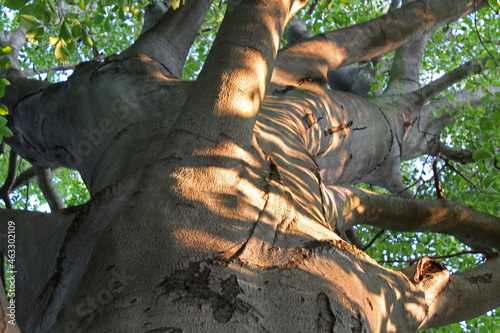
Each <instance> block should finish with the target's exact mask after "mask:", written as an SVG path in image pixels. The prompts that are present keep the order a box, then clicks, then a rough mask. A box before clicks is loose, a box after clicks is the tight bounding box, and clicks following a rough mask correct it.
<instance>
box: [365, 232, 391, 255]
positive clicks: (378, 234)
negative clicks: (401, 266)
mask: <svg viewBox="0 0 500 333" xmlns="http://www.w3.org/2000/svg"><path fill="white" fill-rule="evenodd" d="M384 232H385V229H382V230H380V231H379V232H377V234H376V235H375V236H373V238H372V239H371V241H369V242H368V244H366V245H365V246H363V248H362V249H361V250H363V251H366V249H368V248H369V247H370V246H372V245H373V243H375V241H376V240H377V238H379V237H380V236H382V235H383V233H384Z"/></svg>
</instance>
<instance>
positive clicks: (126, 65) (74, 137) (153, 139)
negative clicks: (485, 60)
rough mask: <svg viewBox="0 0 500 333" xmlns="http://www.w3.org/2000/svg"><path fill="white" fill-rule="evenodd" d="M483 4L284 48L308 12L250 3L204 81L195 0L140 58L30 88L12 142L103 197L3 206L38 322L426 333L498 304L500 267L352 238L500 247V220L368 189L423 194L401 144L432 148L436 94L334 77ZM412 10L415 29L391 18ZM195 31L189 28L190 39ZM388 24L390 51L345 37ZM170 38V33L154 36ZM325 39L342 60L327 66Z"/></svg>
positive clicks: (384, 30)
mask: <svg viewBox="0 0 500 333" xmlns="http://www.w3.org/2000/svg"><path fill="white" fill-rule="evenodd" d="M471 2H472V1H464V0H462V1H458V2H457V4H456V5H455V7H456V10H455V11H452V12H449V11H447V12H446V11H443V6H444V5H446V3H448V1H439V2H436V3H439V5H437V4H435V2H433V1H418V2H414V3H411V4H409V5H406V6H404V7H402V8H400V9H397V10H395V11H393V12H391V13H390V14H388V15H389V16H388V17H385V18H384V17H382V18H379V19H376V20H373V21H370V22H367V23H366V24H364V25H360V26H355V27H352V28H351V30H349V28H346V29H345V31H341V32H337V33H336V34H335V35H333V36H332V35H327V36H316V37H313V38H312V39H311V40H307V41H304V42H301V43H298V44H295V45H294V46H292V47H290V48H288V49H285V50H283V51H281V52H280V53H278V45H279V41H280V36H281V35H282V33H283V30H284V27H285V25H286V23H287V22H288V20H289V19H290V18H291V17H292V16H293V15H294V14H295V13H296V12H297V11H298V10H299V9H300V8H301V7H302V6H303V5H304V3H303V1H298V0H296V1H293V0H266V1H257V2H255V1H238V2H236V5H235V7H234V8H232V9H231V10H229V11H228V14H227V15H226V18H225V20H224V22H223V24H222V26H221V29H220V31H219V33H218V36H217V38H216V40H215V42H214V45H213V47H212V50H211V53H210V54H209V56H208V59H207V61H206V63H205V65H204V68H203V70H202V72H201V74H200V75H199V78H198V80H197V81H196V82H183V81H180V80H178V79H177V77H178V76H179V74H180V68H181V67H182V66H180V65H179V64H180V63H179V61H181V60H182V61H184V57H185V54H187V50H188V49H189V46H190V45H191V42H192V39H193V38H194V37H195V35H196V34H195V33H193V31H194V32H196V31H197V29H198V26H199V24H201V19H202V18H203V15H204V12H206V10H207V8H208V5H210V1H189V0H188V1H186V6H187V7H186V8H185V9H188V8H190V7H189V6H191V7H193V8H191V9H192V11H187V10H186V11H183V7H182V6H181V8H180V10H179V11H178V12H175V11H173V10H172V9H169V11H167V13H166V14H165V16H164V17H163V19H161V20H160V21H159V22H158V23H157V25H156V26H155V27H153V28H151V29H150V30H148V31H147V32H146V33H144V34H143V35H142V36H141V37H140V38H139V39H138V41H137V43H136V44H135V46H134V47H132V48H130V49H129V50H127V51H126V52H124V53H123V54H121V55H120V56H116V57H114V58H110V59H108V60H107V61H105V62H104V63H103V64H99V63H97V62H89V63H84V64H81V65H80V66H78V67H77V68H76V69H75V72H74V74H73V75H72V76H71V77H70V78H69V80H68V81H67V82H64V83H58V84H53V85H51V86H49V87H43V86H44V85H45V83H40V86H38V85H37V84H36V83H32V86H28V85H22V84H17V85H16V84H13V85H12V87H9V89H10V90H8V93H10V94H11V95H10V96H14V97H11V99H12V100H14V101H15V103H14V102H12V103H11V105H8V106H9V108H10V110H11V116H10V117H9V123H10V124H11V125H10V126H11V129H12V131H13V132H14V134H15V136H14V137H13V138H11V139H10V140H9V141H8V142H9V144H10V145H11V146H12V147H13V148H14V149H15V150H16V151H17V152H18V153H19V154H21V155H22V156H23V157H25V158H27V159H29V160H31V161H33V162H35V163H36V164H37V165H39V166H42V167H46V168H47V167H56V166H65V167H70V168H76V169H78V170H79V171H80V173H81V175H82V177H83V179H84V181H85V183H86V184H87V186H88V188H89V191H90V192H91V194H92V199H91V201H90V202H88V203H87V204H85V205H82V206H78V207H72V208H67V209H62V210H59V211H55V212H53V213H51V214H42V213H28V212H18V211H6V210H2V211H0V219H1V220H0V221H1V222H2V226H3V225H4V224H5V225H7V221H14V222H15V225H16V258H17V262H16V269H17V272H18V273H17V280H16V281H17V283H18V284H19V289H18V291H17V294H16V304H17V306H18V308H17V320H18V323H19V325H20V327H21V328H22V329H23V331H25V332H242V331H249V332H254V331H255V332H315V331H319V332H327V331H328V332H332V331H333V332H396V331H397V332H411V331H416V330H418V329H421V328H426V327H435V326H439V325H443V324H447V323H452V322H457V321H460V320H465V319H467V318H472V317H475V316H477V315H479V314H482V313H484V312H486V311H488V310H490V309H492V308H494V307H496V306H498V305H500V303H499V301H498V300H499V299H500V291H499V290H500V288H498V287H499V286H500V272H499V271H498V270H499V269H500V268H499V266H500V265H498V259H497V258H494V259H491V260H488V261H487V263H486V264H484V265H481V266H478V267H476V268H474V269H472V270H470V271H467V272H462V273H458V274H453V275H450V273H449V272H448V270H446V269H445V268H444V267H443V266H442V265H441V264H439V263H437V262H435V261H432V260H430V259H422V260H420V261H419V262H418V263H416V264H415V265H413V266H410V267H408V268H405V269H403V270H401V271H395V270H390V269H387V268H384V267H382V266H380V265H378V264H377V263H376V262H375V261H374V260H373V259H371V258H369V257H368V256H367V255H366V254H365V253H364V252H363V251H361V250H359V249H358V248H356V247H355V246H353V245H351V244H349V243H348V242H347V241H346V240H345V239H346V233H347V232H348V229H349V228H351V227H352V226H353V225H357V224H362V223H366V224H372V225H377V226H382V227H384V228H389V229H395V230H408V229H411V230H412V231H424V232H441V233H448V234H452V235H456V236H457V237H460V239H461V240H462V241H463V242H465V243H467V244H471V245H474V244H476V243H477V240H478V238H479V239H480V240H481V242H483V244H484V245H486V246H487V247H489V248H498V247H499V246H500V241H499V240H500V237H499V236H500V228H499V226H500V224H499V222H500V221H499V218H497V217H494V216H489V215H486V214H483V215H481V214H479V213H477V212H475V211H473V210H467V209H465V208H464V207H462V206H460V205H456V204H451V203H447V202H443V201H437V202H436V201H431V202H430V203H429V202H421V201H418V200H413V199H409V198H407V196H405V195H402V196H400V197H398V198H395V197H385V196H378V195H376V194H371V193H367V192H364V191H361V190H356V189H353V188H351V187H350V186H351V185H353V184H357V183H361V182H367V183H371V184H376V185H379V186H382V187H385V188H387V189H389V190H390V191H391V192H392V193H393V194H395V195H398V194H400V193H402V192H403V191H404V190H405V186H404V185H403V183H402V181H401V175H400V171H399V165H400V162H401V161H402V160H403V159H404V156H403V153H402V152H403V151H405V150H406V149H408V150H411V151H412V154H414V153H417V152H418V153H420V154H423V153H427V151H426V150H427V149H429V148H428V147H427V146H426V147H421V146H420V140H421V135H424V134H422V133H421V132H418V133H417V134H415V135H414V136H413V137H412V139H411V140H410V136H411V134H412V133H413V132H412V130H413V124H414V123H415V119H416V113H415V112H414V110H415V109H417V108H420V107H423V105H424V103H425V102H426V101H421V100H420V101H419V103H421V104H420V105H416V104H415V101H416V98H415V94H416V93H415V89H420V88H419V87H414V86H411V87H409V86H406V85H402V84H399V85H398V84H397V83H398V80H401V79H402V77H401V75H403V76H405V77H406V76H412V75H414V73H412V72H411V71H406V70H402V69H401V70H400V71H399V72H398V73H400V74H397V73H393V79H392V81H391V82H392V83H391V87H392V88H391V91H390V93H389V92H388V93H387V94H386V95H383V96H382V97H380V98H377V99H374V100H371V101H368V100H366V99H365V98H362V97H360V96H356V95H353V94H349V93H345V92H339V91H331V90H330V89H328V87H327V85H326V83H327V77H328V73H330V72H331V71H333V70H334V69H335V68H336V67H338V66H340V65H346V64H348V63H349V62H357V61H361V60H364V58H366V57H373V56H377V55H380V54H382V53H385V52H388V51H389V50H392V49H395V48H397V47H400V46H401V45H403V44H404V43H408V42H414V43H416V42H415V41H416V40H417V39H418V38H426V36H427V35H428V32H429V31H432V29H435V28H436V27H438V26H440V25H442V24H445V23H447V22H449V21H450V20H455V19H457V18H459V17H461V16H463V15H466V14H468V13H470V12H471V11H473V10H474V9H473V8H472V7H471V6H470V4H471ZM478 6H479V5H478ZM481 6H484V4H481ZM176 13H177V14H176ZM408 13H413V16H411V17H412V20H413V21H412V22H413V24H412V25H411V26H410V27H408V31H406V30H405V31H400V30H399V31H398V29H399V28H398V27H394V26H392V25H390V24H387V25H386V24H385V23H384V22H386V21H387V20H388V18H390V20H391V22H393V21H392V20H394V22H396V21H397V20H403V19H405V18H406V17H408V15H409V14H408ZM169 18H170V19H172V20H174V21H175V22H177V23H178V24H177V25H176V24H169V21H168V19H169ZM381 22H382V23H384V24H382V23H381ZM398 22H399V21H398ZM370 24H371V25H370ZM179 25H181V26H182V28H183V29H185V32H186V34H185V35H183V36H185V37H183V41H178V44H175V43H176V39H175V38H174V37H172V35H175V34H173V31H174V30H173V29H178V28H179ZM374 26H375V27H378V29H379V30H380V33H379V32H377V34H376V36H375V35H374V36H369V37H370V38H371V40H372V41H373V43H368V42H366V38H360V39H359V40H358V41H357V46H360V47H361V46H362V47H363V50H364V52H366V54H363V55H361V54H360V53H359V51H358V49H357V46H356V45H350V44H348V43H347V41H349V40H352V39H350V36H351V37H352V36H356V35H363V32H367V31H372V32H373V31H374V30H373V27H374ZM415 26H418V28H415V29H413V28H412V27H415ZM189 29H191V30H189ZM363 29H364V30H363ZM171 34H172V35H171ZM159 35H160V36H164V37H163V38H165V39H168V38H172V40H162V42H165V45H163V44H161V43H156V42H155V41H156V40H158V39H160V38H162V37H160V36H159ZM380 35H385V36H390V37H387V39H385V40H384V39H380V38H378V36H380ZM165 36H167V37H165ZM339 36H341V37H339ZM365 36H366V35H365ZM391 38H393V39H391ZM388 39H391V40H390V41H388ZM167 42H168V43H167ZM172 43H174V44H175V45H174V46H176V47H170V45H171V44H172ZM318 43H319V44H321V43H325V44H328V45H329V46H330V47H331V49H330V50H326V51H321V52H325V54H318V53H317V52H316V51H317V50H318V49H316V47H317V45H318ZM363 43H364V44H363ZM169 47H170V48H169ZM172 49H175V50H172ZM340 49H342V51H339V50H340ZM311 50H314V52H310V51H311ZM331 50H333V52H331V53H334V54H336V55H337V57H336V58H335V56H330V55H326V53H330V51H331ZM184 51H185V52H184ZM318 52H319V51H318ZM400 52H404V50H402V51H400ZM172 54H175V57H174V55H172ZM402 55H404V54H403V53H402ZM351 56H352V57H351ZM328 57H329V58H328ZM332 57H333V58H332ZM334 58H335V59H334ZM180 59H181V60H180ZM304 59H305V60H304ZM318 59H323V60H325V61H318ZM396 59H400V60H399V61H402V63H401V67H404V68H406V67H405V66H406V65H405V63H404V62H403V60H404V57H403V56H400V57H399V58H398V57H396ZM303 60H304V61H303ZM313 60H314V61H313ZM410 63H411V64H413V65H414V64H415V62H414V61H413V62H410ZM181 65H182V63H181ZM306 65H307V66H306ZM417 72H418V71H417ZM401 73H403V74H401ZM398 75H400V76H398ZM17 80H18V81H15V80H14V79H12V82H18V83H23V82H26V81H25V79H23V78H20V77H17ZM30 82H32V81H30ZM39 88H42V90H38V89H39ZM492 89H493V88H492ZM429 96H431V95H430V94H429ZM430 98H431V97H429V99H430ZM6 101H7V102H4V103H8V101H10V100H9V99H6ZM430 112H431V108H429V111H428V114H427V115H429V114H430ZM419 116H422V117H425V115H423V113H422V114H421V113H419ZM429 117H430V116H429ZM436 122H439V126H441V125H442V124H445V122H446V119H444V120H441V119H437V120H436ZM433 125H436V124H435V123H434V124H433ZM439 126H437V127H435V128H437V129H436V131H435V132H433V133H431V134H433V135H434V136H433V137H436V136H437V137H439V133H440V131H439V128H441V127H439ZM443 127H444V125H443ZM441 130H442V128H441ZM429 133H430V132H426V134H425V135H430V134H429ZM390 200H392V201H390ZM387 202H389V203H387ZM394 207H397V208H398V209H397V210H396V209H393V208H394ZM416 212H421V215H416ZM457 216H458V217H460V219H458V222H456V223H455V221H456V220H457ZM410 217H413V218H414V220H415V221H413V220H411V219H410ZM477 221H479V222H480V223H477V224H474V222H477ZM405 223H408V224H407V225H405ZM2 228H3V227H2ZM2 230H4V229H2ZM2 246H3V251H4V253H7V250H8V248H7V246H8V244H7V243H5V242H2ZM457 299H461V302H462V303H461V302H457V301H456V300H457ZM463 300H466V302H464V301H463ZM470 309H474V310H473V311H471V310H470Z"/></svg>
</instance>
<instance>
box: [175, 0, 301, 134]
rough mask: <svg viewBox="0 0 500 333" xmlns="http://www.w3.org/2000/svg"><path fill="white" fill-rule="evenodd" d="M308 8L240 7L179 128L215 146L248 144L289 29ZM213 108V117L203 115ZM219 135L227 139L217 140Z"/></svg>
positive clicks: (292, 4) (226, 24)
mask: <svg viewBox="0 0 500 333" xmlns="http://www.w3.org/2000/svg"><path fill="white" fill-rule="evenodd" d="M264 4H265V5H264ZM304 5H305V2H302V1H300V0H274V1H271V0H268V1H260V2H255V3H254V2H246V1H242V2H236V7H235V8H234V9H232V10H230V11H228V13H226V15H225V17H224V20H223V21H222V24H221V27H220V30H219V32H218V34H217V37H216V39H215V41H214V43H213V46H212V48H211V50H210V53H209V55H208V57H207V60H206V61H205V64H204V66H203V69H202V71H201V73H200V75H199V77H198V79H197V81H196V83H195V85H196V87H195V88H193V89H192V93H191V94H192V95H190V97H188V99H187V102H186V104H185V105H184V108H183V111H182V112H181V116H180V117H179V120H178V122H177V126H178V128H179V129H181V128H182V129H184V130H187V131H189V132H196V133H204V135H205V136H206V137H208V138H210V139H212V140H214V141H216V142H218V141H227V139H228V138H230V139H231V140H234V141H235V142H238V143H241V142H247V143H248V142H250V141H251V138H252V136H253V125H254V122H255V117H256V116H257V114H258V111H259V109H260V106H261V103H262V101H263V99H264V96H265V93H266V90H267V86H268V84H269V81H270V78H271V73H272V71H273V67H274V62H275V58H276V54H277V51H278V47H279V43H280V39H281V36H282V34H283V31H284V28H285V25H286V24H287V22H288V21H289V20H290V19H291V17H292V16H293V15H295V13H296V12H297V11H298V10H299V9H300V8H302V7H303V6H304ZM242 36H244V38H242ZM210 108H211V109H212V110H213V111H212V112H211V113H207V112H202V111H201V110H207V109H210ZM194 113H198V114H196V115H195V114H194ZM194 119H196V121H194ZM228 119H230V120H228ZM221 133H222V134H223V135H224V137H225V138H224V139H221V138H218V137H213V136H214V135H216V136H219V135H220V134H221Z"/></svg>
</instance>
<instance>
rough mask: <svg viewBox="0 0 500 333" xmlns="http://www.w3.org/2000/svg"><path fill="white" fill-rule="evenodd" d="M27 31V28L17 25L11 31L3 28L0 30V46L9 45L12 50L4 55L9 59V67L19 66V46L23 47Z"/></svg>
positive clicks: (17, 67)
mask: <svg viewBox="0 0 500 333" xmlns="http://www.w3.org/2000/svg"><path fill="white" fill-rule="evenodd" d="M27 31H28V30H27V29H25V28H23V27H19V28H17V29H14V30H12V31H5V30H3V31H1V32H0V46H1V47H4V46H10V47H11V48H12V51H11V52H10V53H9V54H7V55H5V57H6V58H8V59H9V60H10V66H11V68H14V69H19V68H20V66H19V60H18V57H19V52H20V50H21V48H22V47H23V45H24V43H26V32H27Z"/></svg>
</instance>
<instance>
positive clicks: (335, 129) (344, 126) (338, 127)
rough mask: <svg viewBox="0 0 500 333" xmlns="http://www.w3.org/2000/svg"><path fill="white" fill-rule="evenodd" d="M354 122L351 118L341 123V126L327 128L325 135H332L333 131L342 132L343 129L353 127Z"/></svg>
mask: <svg viewBox="0 0 500 333" xmlns="http://www.w3.org/2000/svg"><path fill="white" fill-rule="evenodd" d="M352 124H353V121H352V120H349V121H348V122H347V123H345V124H342V125H339V126H333V127H332V128H329V129H326V130H325V132H324V133H325V136H328V135H332V134H333V133H336V132H340V131H341V130H343V129H346V128H349V127H351V126H352Z"/></svg>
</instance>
